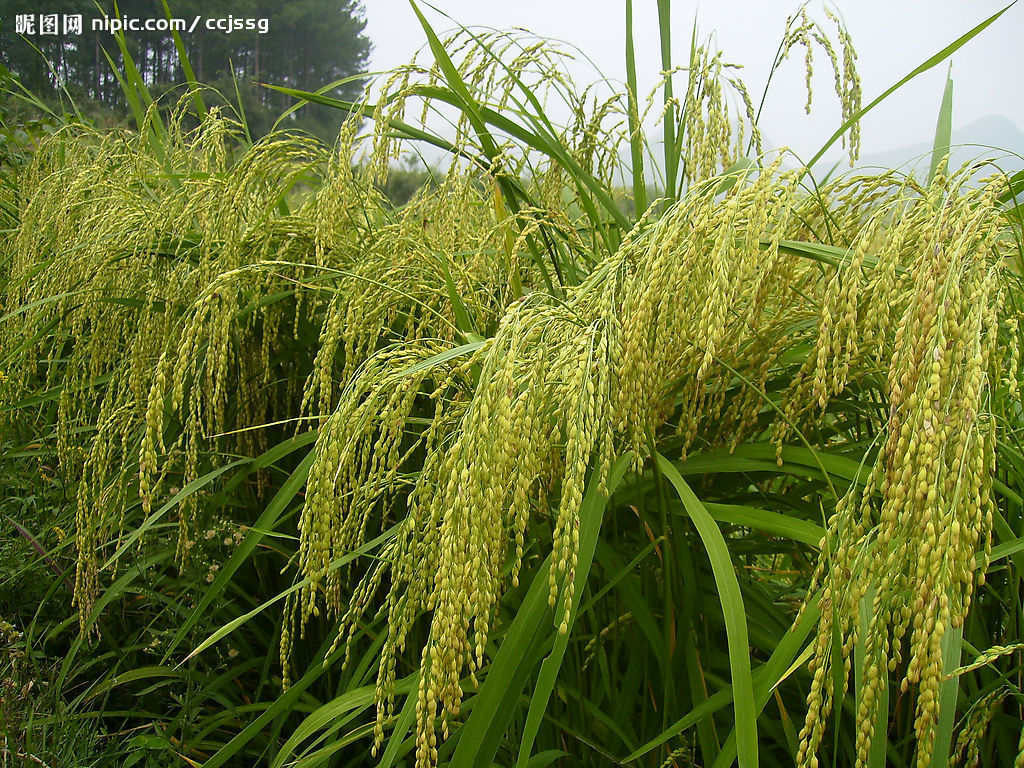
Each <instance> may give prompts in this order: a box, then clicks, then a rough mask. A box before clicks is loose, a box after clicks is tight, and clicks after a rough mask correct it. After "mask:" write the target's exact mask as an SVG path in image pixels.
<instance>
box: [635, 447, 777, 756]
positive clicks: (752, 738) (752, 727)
mask: <svg viewBox="0 0 1024 768" xmlns="http://www.w3.org/2000/svg"><path fill="white" fill-rule="evenodd" d="M654 458H655V461H656V462H657V463H658V466H659V468H660V469H661V471H662V472H663V473H664V475H665V477H666V478H667V479H668V481H669V482H670V483H671V484H672V486H673V488H675V490H676V493H677V494H678V495H679V499H680V501H682V502H683V507H684V508H685V509H686V511H687V513H688V514H689V515H690V519H691V520H692V521H693V524H694V526H695V527H696V529H697V532H698V534H699V535H700V538H701V541H702V542H703V544H704V548H705V549H706V550H707V553H708V558H709V559H710V560H711V569H712V571H713V572H714V574H715V584H716V585H717V587H718V595H719V598H720V599H721V602H722V612H723V614H724V617H725V630H726V636H727V638H728V641H729V669H730V671H731V674H732V684H733V708H734V710H735V712H736V742H737V756H738V758H739V764H740V768H756V766H757V763H758V760H757V708H756V707H755V704H754V684H753V681H752V679H751V673H750V652H749V649H748V645H749V643H748V641H747V619H746V612H745V610H744V607H743V595H742V594H741V593H740V585H739V582H738V581H737V579H736V571H735V568H734V566H733V562H732V557H731V556H730V554H729V547H728V545H727V544H726V543H725V537H723V536H722V532H721V530H719V528H718V525H717V524H716V523H715V521H714V519H713V518H712V517H711V514H710V513H709V512H708V511H707V509H706V508H705V507H704V505H703V504H702V503H701V501H700V499H698V498H697V496H696V495H695V494H694V492H693V491H692V490H691V489H690V486H689V485H687V483H686V481H685V480H683V477H682V475H680V474H679V471H678V470H677V469H676V468H675V465H674V464H672V462H670V461H669V460H668V459H666V458H665V457H664V456H662V455H661V454H660V453H659V454H657V455H656V456H655V457H654Z"/></svg>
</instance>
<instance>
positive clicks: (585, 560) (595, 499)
mask: <svg viewBox="0 0 1024 768" xmlns="http://www.w3.org/2000/svg"><path fill="white" fill-rule="evenodd" d="M632 458H633V457H632V454H628V455H626V456H622V457H620V458H619V459H618V460H617V461H616V462H615V463H614V464H613V465H612V467H611V469H610V470H609V472H608V491H609V493H611V492H612V491H613V490H614V489H615V488H617V487H618V485H619V482H620V481H621V480H622V476H623V474H624V473H625V471H626V468H627V467H628V466H629V463H630V462H631V461H632ZM607 504H608V497H607V496H606V495H605V494H604V493H602V492H601V491H600V490H599V489H598V483H597V477H596V473H595V474H594V475H592V476H591V479H590V482H589V483H588V484H587V490H586V494H585V495H584V497H583V502H582V504H581V505H580V545H579V552H578V561H577V566H576V575H575V581H574V583H575V585H576V588H575V594H576V595H582V594H583V587H584V585H586V583H587V576H589V575H590V566H591V564H592V563H593V562H594V553H595V551H596V550H597V541H598V537H599V535H600V532H601V522H602V520H603V518H604V509H605V507H606V506H607ZM578 612H579V600H577V601H576V603H575V604H574V606H573V609H572V611H571V612H570V614H569V620H568V622H567V624H568V630H567V631H566V632H565V633H559V635H558V636H557V637H556V638H555V644H554V647H553V648H552V649H551V654H550V655H549V656H548V657H547V658H546V659H545V660H544V662H543V663H542V664H541V668H540V675H539V676H538V677H537V687H536V688H535V689H534V691H533V698H532V699H531V700H530V708H529V710H528V711H527V713H526V724H525V725H524V726H523V738H522V740H521V742H520V745H519V759H518V760H517V761H516V768H526V765H527V763H528V761H529V757H530V751H531V750H532V749H533V742H534V739H536V737H537V731H538V730H539V729H540V723H541V718H542V717H543V716H544V712H545V710H546V709H547V706H548V701H549V700H550V698H551V692H552V691H553V690H554V688H555V681H556V680H557V678H558V670H559V669H560V668H561V666H562V660H563V658H564V657H565V651H566V649H567V648H568V647H569V637H570V635H571V634H572V628H573V626H574V625H575V623H576V617H577V615H578Z"/></svg>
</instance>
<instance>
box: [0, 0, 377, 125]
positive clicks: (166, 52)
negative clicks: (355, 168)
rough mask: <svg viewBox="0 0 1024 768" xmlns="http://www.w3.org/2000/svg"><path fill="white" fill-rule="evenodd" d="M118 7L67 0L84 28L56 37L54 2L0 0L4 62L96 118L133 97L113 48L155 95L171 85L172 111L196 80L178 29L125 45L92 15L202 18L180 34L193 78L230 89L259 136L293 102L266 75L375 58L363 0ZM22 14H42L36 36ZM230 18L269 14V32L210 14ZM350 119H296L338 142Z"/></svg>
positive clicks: (141, 35) (66, 8)
mask: <svg viewBox="0 0 1024 768" xmlns="http://www.w3.org/2000/svg"><path fill="white" fill-rule="evenodd" d="M116 5H117V12H116V13H115V9H114V3H112V2H109V1H108V0H105V1H104V2H100V3H95V2H93V0H72V2H64V3H62V4H61V6H60V9H59V11H60V19H63V17H64V16H65V15H69V16H71V15H80V16H81V17H82V22H83V28H82V32H81V33H80V34H76V33H73V32H69V33H67V34H65V33H64V31H63V27H61V29H60V33H59V34H57V35H49V34H47V35H43V34H39V23H38V17H39V14H40V13H49V12H51V10H50V9H46V8H41V7H40V6H39V5H38V4H37V3H32V2H25V1H24V0H2V1H0V19H2V20H3V21H2V24H0V64H2V65H3V66H5V67H6V68H7V69H8V70H9V71H10V72H11V73H12V74H13V76H14V77H16V78H17V80H18V82H19V83H20V85H21V86H22V87H23V88H25V89H26V90H28V91H30V92H32V93H33V94H36V95H37V96H38V97H39V98H40V99H41V100H42V101H43V102H45V103H46V104H47V105H49V108H50V109H53V110H54V111H56V112H58V113H60V112H63V111H67V112H69V113H70V112H73V111H77V110H79V109H81V110H82V111H84V112H85V113H87V114H92V115H96V116H101V115H104V114H105V113H108V112H113V113H114V114H116V115H119V116H121V117H125V116H127V114H128V110H129V109H130V105H129V104H127V103H126V102H125V98H124V93H123V91H122V88H121V85H120V84H119V82H118V80H117V79H116V77H114V76H112V73H111V69H110V64H109V63H108V60H107V57H108V56H110V59H111V60H112V62H113V64H114V66H115V68H116V69H117V70H119V71H126V70H127V69H128V68H129V67H130V66H135V67H137V68H138V73H139V76H140V78H141V80H142V81H143V82H144V83H145V84H146V86H147V87H148V88H149V89H150V91H151V92H152V94H153V96H154V97H160V96H163V95H164V94H166V93H168V92H169V91H170V94H169V95H168V96H167V97H165V98H164V99H162V103H163V105H164V107H165V110H166V111H170V110H171V109H172V108H173V105H174V102H175V101H176V100H177V98H178V96H179V95H180V84H181V83H182V82H184V81H186V80H187V79H188V78H187V77H186V73H185V72H184V66H183V61H182V58H181V53H180V51H179V50H178V48H177V45H176V42H175V40H174V39H173V37H172V34H171V32H169V31H157V30H154V31H145V30H133V31H125V32H124V33H123V37H124V42H125V47H124V48H123V49H120V48H119V45H118V42H117V39H116V37H117V36H116V35H115V34H114V33H112V32H109V31H101V30H96V31H94V30H93V29H92V22H93V20H101V19H103V18H104V16H107V17H110V18H128V19H139V20H144V19H153V20H159V19H164V18H170V17H173V18H176V19H184V20H185V22H186V23H187V24H188V25H189V26H191V25H192V23H193V21H194V20H195V19H197V18H198V19H199V24H198V25H197V26H196V28H195V29H194V30H193V31H192V32H191V33H186V32H183V33H180V34H179V38H180V40H181V44H182V46H183V49H184V51H185V55H186V57H187V61H188V62H189V63H190V64H191V67H192V72H193V77H194V79H195V80H196V81H198V82H201V83H204V84H206V85H208V86H210V87H212V88H214V89H215V90H216V91H217V92H219V93H220V94H224V96H221V97H218V99H219V103H221V104H224V103H228V102H230V103H234V104H237V102H238V101H239V100H240V101H241V102H242V107H243V108H244V111H245V116H246V120H247V121H248V124H249V130H250V132H251V135H253V136H255V137H259V136H264V135H266V134H267V133H269V132H270V129H271V127H272V125H273V122H274V119H275V118H276V117H277V115H278V114H279V113H280V112H282V111H283V110H284V109H286V108H287V107H288V106H289V105H290V103H291V102H290V100H289V99H286V98H284V97H282V96H281V95H280V94H278V93H276V92H273V91H270V90H268V89H266V88H264V87H262V84H263V83H273V84H276V85H280V86H287V87H293V88H303V89H306V90H311V89H313V88H316V87H318V86H320V85H322V84H324V83H336V82H337V81H340V80H344V79H345V78H349V77H350V76H352V75H355V74H357V73H361V72H363V71H365V69H366V66H367V63H368V61H369V52H370V41H369V39H368V38H367V37H366V35H365V34H364V31H365V27H366V22H365V20H364V19H363V16H362V6H361V4H360V2H358V0H301V1H300V2H288V3H277V2H267V0H260V2H250V1H249V0H245V2H242V1H241V0H203V1H202V2H198V1H197V0H181V2H173V3H169V4H168V5H166V6H165V5H163V4H162V3H161V2H160V0H121V2H118V3H117V4H116ZM53 10H56V9H53ZM23 14H26V15H31V17H32V18H33V19H34V20H35V22H36V33H35V34H29V35H24V36H19V35H17V34H16V30H15V25H14V21H15V18H16V17H17V16H18V15H23ZM229 18H233V19H235V20H243V21H244V20H247V19H252V20H262V22H265V23H266V25H267V27H266V31H265V32H261V31H260V29H259V28H258V27H256V28H254V29H240V30H239V29H236V30H232V31H230V32H226V31H223V30H218V29H207V28H206V20H214V19H224V20H227V19H229ZM262 22H261V23H262ZM126 57H127V58H126ZM128 58H130V59H131V62H132V63H131V64H129V62H128V60H127V59H128ZM363 84H364V83H363V82H360V81H355V80H350V81H348V82H344V83H341V84H338V85H336V86H334V87H332V88H331V90H330V93H331V94H332V95H335V96H337V97H338V98H344V99H356V98H358V97H359V96H360V94H361V93H362V88H363ZM236 86H237V89H238V91H239V93H238V94H236ZM107 119H109V118H107ZM341 121H342V118H341V117H340V116H339V115H338V114H337V113H336V112H334V111H331V110H326V109H321V108H318V107H311V108H309V109H305V110H302V112H300V113H299V114H297V115H296V116H295V117H294V119H293V120H291V121H290V127H292V128H294V129H295V130H299V131H305V132H307V133H311V134H313V135H315V136H318V137H319V138H321V139H322V140H323V141H325V142H328V143H330V142H331V141H333V140H334V138H335V137H336V136H337V134H338V129H339V127H340V125H341Z"/></svg>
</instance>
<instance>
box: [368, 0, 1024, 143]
mask: <svg viewBox="0 0 1024 768" xmlns="http://www.w3.org/2000/svg"><path fill="white" fill-rule="evenodd" d="M633 4H634V12H635V20H634V25H635V30H636V41H637V70H638V73H639V74H640V78H641V82H640V88H641V92H643V93H646V91H647V90H649V87H650V86H651V85H653V84H654V82H655V78H656V77H657V72H658V70H659V69H660V67H659V48H658V31H657V30H658V27H657V3H656V0H634V3H633ZM1006 4H1007V3H1006V2H1004V1H1003V0H1000V1H998V2H993V1H992V0H838V2H836V3H834V4H832V6H831V7H833V8H836V9H837V10H838V11H839V14H840V15H841V16H842V18H843V19H844V20H845V22H846V25H847V27H848V29H849V31H850V34H851V36H852V38H853V41H854V45H855V47H856V49H857V53H858V57H859V58H858V68H859V71H860V75H861V79H862V83H863V92H864V103H865V104H866V103H868V102H869V101H870V100H872V99H873V98H874V97H875V96H877V95H879V94H880V93H881V92H882V91H884V90H885V89H886V88H888V87H889V86H891V85H893V84H894V83H896V82H897V81H898V80H900V79H901V78H902V77H903V76H904V75H906V74H907V73H908V72H910V71H911V70H912V69H914V68H915V67H916V66H918V65H919V64H921V63H922V62H923V61H925V60H926V59H927V58H929V57H930V56H932V55H933V54H935V53H937V52H938V51H939V50H941V49H942V48H944V47H945V46H946V45H948V44H949V43H951V42H952V41H953V40H955V39H956V38H957V37H959V36H960V35H962V34H964V33H965V32H966V31H968V30H969V29H971V28H972V27H973V26H975V25H976V24H978V23H979V22H981V21H983V20H984V19H986V18H988V17H989V16H990V15H992V14H993V13H995V12H997V11H999V10H1000V9H1001V8H1003V7H1004V6H1005V5H1006ZM433 5H434V6H435V7H436V8H438V9H440V10H441V11H443V12H444V13H447V14H448V15H449V16H451V17H452V18H453V19H455V20H456V21H458V22H459V23H461V24H463V25H465V26H477V25H479V26H487V27H496V28H511V27H522V28H526V29H529V30H530V31H532V32H535V33H537V34H539V35H543V36H546V37H553V38H558V39H560V40H564V41H567V42H569V43H572V44H574V45H576V46H578V47H579V48H580V49H582V50H583V51H584V52H585V53H586V54H587V55H588V56H589V57H590V58H591V59H592V60H593V61H594V62H595V63H596V65H597V66H598V67H599V68H600V69H601V71H602V72H603V73H604V74H605V75H606V76H608V77H610V78H613V79H620V80H622V79H624V78H625V65H624V50H625V32H624V29H625V27H624V6H625V3H624V0H433ZM365 7H366V20H367V33H368V34H369V36H370V38H371V40H372V41H373V45H374V51H373V56H372V61H371V65H372V67H373V68H374V69H375V70H382V69H387V68H390V67H393V66H396V65H398V64H401V63H404V62H406V61H407V60H408V59H409V58H410V56H411V54H412V53H413V52H414V51H416V50H417V49H418V48H419V47H421V46H422V45H423V44H424V42H425V38H424V35H423V31H422V29H421V28H420V26H419V24H418V23H417V21H416V18H415V16H414V15H413V12H412V10H411V8H410V6H409V2H408V0H365ZM421 7H423V10H424V11H425V13H426V15H427V17H428V19H430V21H431V23H432V24H433V25H434V27H435V29H437V30H439V31H440V30H443V29H450V28H452V27H453V26H454V25H453V22H452V21H450V20H449V19H446V18H445V17H444V16H442V15H440V14H438V13H436V12H434V11H432V10H430V9H429V8H427V7H425V6H421ZM798 7H799V3H798V2H796V1H795V0H717V1H711V0H705V1H704V2H693V0H686V1H685V2H684V1H682V0H675V1H674V2H673V3H672V16H673V38H674V40H673V42H674V49H675V51H674V60H675V61H676V62H683V61H685V60H686V55H687V49H688V46H689V40H690V31H691V28H692V24H693V20H694V17H695V16H696V19H697V23H698V25H699V28H700V30H701V33H702V35H703V34H709V33H711V32H712V31H714V32H715V33H716V34H717V39H718V44H719V47H720V48H721V49H722V50H723V51H724V52H725V58H726V60H727V61H730V62H733V63H736V64H741V65H743V67H744V68H743V70H742V76H743V79H744V80H745V81H746V83H747V86H748V88H749V90H750V91H751V93H752V94H755V97H754V98H755V100H757V99H758V98H759V95H760V93H761V90H762V89H763V87H764V82H765V78H766V77H767V74H768V69H769V67H770V65H771V62H772V59H773V57H774V55H775V51H776V49H777V47H778V44H779V40H780V39H781V36H782V32H783V29H784V27H785V20H786V17H787V16H788V15H789V14H791V13H793V12H794V11H795V10H796V9H797V8H798ZM808 8H809V10H810V12H811V14H812V16H813V17H814V18H816V19H818V20H819V21H821V22H822V24H823V25H826V26H827V25H829V24H830V23H829V22H828V21H827V19H826V17H825V14H824V13H823V12H822V5H821V3H814V2H812V3H809V4H808ZM1022 32H1024V3H1021V4H1019V5H1017V6H1014V7H1013V8H1011V9H1010V10H1009V11H1007V12H1006V13H1005V14H1004V15H1003V16H1002V18H1000V19H999V20H998V21H996V23H995V24H994V25H992V26H991V27H989V28H988V29H986V30H985V31H983V32H982V33H981V34H980V35H979V36H977V37H976V38H975V39H974V40H972V41H971V42H969V43H968V44H967V46H965V47H964V48H962V49H961V50H960V51H958V52H957V53H956V54H954V56H953V58H952V62H953V71H952V75H953V81H954V99H953V104H954V113H953V126H954V128H957V127H960V126H964V125H967V124H968V123H971V122H972V121H974V120H976V119H978V118H979V117H982V116H985V115H990V114H1001V115H1004V116H1006V117H1008V118H1009V119H1010V120H1012V121H1013V122H1014V123H1015V124H1016V125H1017V127H1018V128H1024V79H1022V78H1021V74H1020V50H1021V45H1022V41H1024V35H1022ZM815 54H816V56H815V62H816V73H818V75H820V76H818V77H817V79H816V80H815V89H814V96H815V99H814V108H813V111H812V113H811V116H810V117H806V116H804V112H803V105H804V100H805V96H804V90H803V87H804V86H803V80H804V70H803V61H802V55H801V54H799V53H798V54H796V55H795V57H794V58H791V59H790V60H789V61H788V62H786V64H784V65H783V68H782V70H781V71H780V72H779V73H778V74H777V75H776V77H775V79H774V80H773V83H772V90H771V92H770V94H769V99H768V102H767V107H766V110H765V114H764V116H763V117H762V122H761V128H762V130H763V131H764V132H765V134H766V135H767V136H768V137H769V139H770V140H771V142H772V143H773V144H775V145H782V144H786V145H789V146H791V147H792V148H793V149H794V150H795V151H797V152H798V153H800V154H802V155H804V156H805V158H806V157H807V156H809V155H810V154H812V153H813V152H814V151H816V150H817V149H818V148H819V147H820V145H821V144H822V143H823V141H824V140H825V139H826V138H827V137H828V136H830V135H831V134H832V132H833V131H834V130H835V129H836V128H837V127H838V125H839V123H840V119H839V109H838V106H837V105H836V100H835V97H834V95H833V94H832V92H831V75H830V74H829V66H828V64H827V61H826V60H825V56H824V54H823V53H822V52H820V51H817V50H816V51H815ZM428 59H429V57H426V58H425V59H424V60H428ZM589 72H593V70H589ZM574 75H576V76H577V77H579V78H581V79H587V80H592V79H595V78H596V75H595V74H589V73H588V70H587V69H586V68H585V67H583V66H582V65H581V66H580V67H579V68H578V71H577V72H576V73H574ZM945 77H946V65H940V66H939V67H936V68H935V69H933V70H931V71H929V72H927V73H925V74H924V75H921V76H919V77H918V78H917V79H916V80H914V81H913V82H911V83H909V84H907V85H906V86H904V87H903V88H902V89H901V90H899V91H897V92H896V93H895V94H893V96H891V97H890V98H889V100H888V101H887V102H885V103H883V104H882V105H880V106H879V107H878V108H876V110H875V111H873V112H872V113H871V114H869V115H868V116H867V117H866V118H865V121H864V123H863V124H862V141H863V152H864V153H871V152H879V151H884V150H888V149H893V148H897V147H904V146H907V145H912V144H915V143H919V142H930V141H931V139H932V136H933V134H934V131H935V121H936V116H937V114H938V109H939V105H940V102H941V100H942V91H943V87H944V84H945Z"/></svg>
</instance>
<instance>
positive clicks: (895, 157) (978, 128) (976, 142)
mask: <svg viewBox="0 0 1024 768" xmlns="http://www.w3.org/2000/svg"><path fill="white" fill-rule="evenodd" d="M952 146H953V152H952V156H951V158H950V167H951V168H959V167H960V166H961V165H963V164H964V163H966V162H968V161H971V160H975V159H978V158H983V157H984V158H992V159H994V160H995V161H996V162H997V163H998V165H999V167H1000V168H1002V169H1003V170H1006V171H1016V170H1020V169H1021V168H1024V157H1022V156H1024V131H1021V129H1020V128H1018V127H1017V125H1016V124H1014V122H1013V121H1012V120H1010V119H1009V118H1007V117H1004V116H1003V115H985V116H984V117H979V118H978V119H977V120H975V121H974V122H972V123H968V124H967V125H965V126H963V127H962V128H957V129H955V130H954V131H953V134H952ZM931 153H932V145H931V143H930V142H927V143H925V142H922V143H920V144H913V145H911V146H907V147H900V148H898V149H890V150H886V151H884V152H870V153H868V154H865V155H863V156H862V157H861V158H860V159H859V160H858V161H857V167H858V168H863V169H865V170H872V169H876V168H879V167H881V168H903V169H904V170H907V171H910V170H911V169H916V170H919V171H923V172H924V173H927V172H928V166H929V163H930V162H931Z"/></svg>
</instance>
